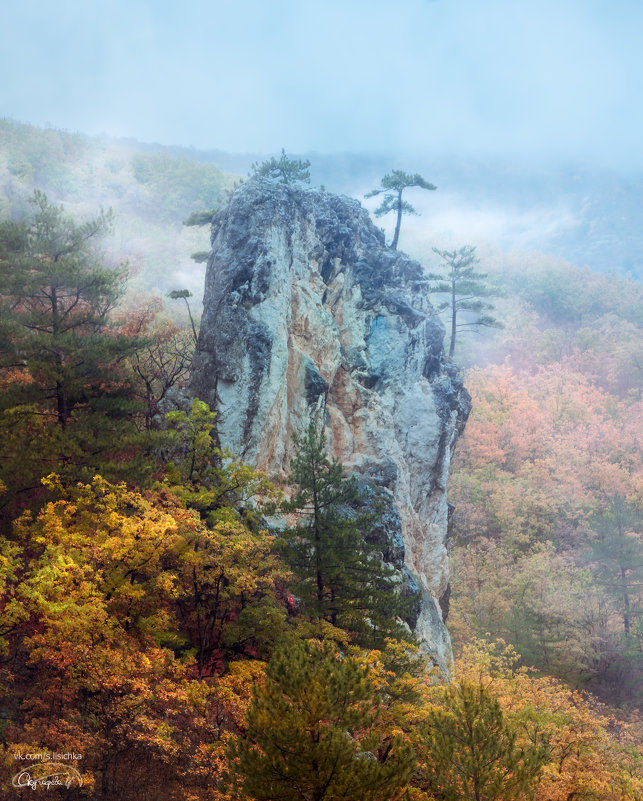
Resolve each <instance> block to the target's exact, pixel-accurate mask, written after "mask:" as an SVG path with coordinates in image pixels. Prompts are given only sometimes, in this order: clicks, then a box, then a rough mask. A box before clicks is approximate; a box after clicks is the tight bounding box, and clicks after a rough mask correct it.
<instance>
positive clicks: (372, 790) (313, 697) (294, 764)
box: [228, 640, 414, 801]
mask: <svg viewBox="0 0 643 801" xmlns="http://www.w3.org/2000/svg"><path fill="white" fill-rule="evenodd" d="M378 707H379V699H378V694H377V691H376V690H375V688H374V686H373V685H372V684H371V683H370V681H369V676H368V669H367V668H366V667H364V666H362V665H360V664H359V662H358V661H357V660H355V659H354V658H352V657H350V656H341V655H340V654H338V653H336V651H335V648H334V646H332V645H330V644H321V643H319V642H317V641H314V640H313V641H308V642H302V641H298V640H295V641H288V642H287V643H285V644H284V645H283V646H282V647H281V648H279V649H278V650H277V651H276V652H275V654H274V655H273V657H272V659H271V661H270V662H269V663H268V666H267V669H266V681H265V683H264V685H263V686H260V687H257V688H256V689H255V693H254V697H253V700H252V703H251V705H250V708H249V710H248V717H247V721H248V723H247V726H248V728H247V734H246V737H245V738H237V739H235V740H233V741H232V743H231V745H230V748H229V752H228V754H229V765H230V768H229V782H230V784H231V786H232V788H233V791H234V797H236V798H239V797H241V798H251V799H255V800H256V801H272V799H275V798H280V799H283V800H284V801H304V800H306V801H395V799H397V798H399V797H400V795H401V792H402V790H403V788H404V787H405V785H406V783H407V782H408V779H409V778H410V775H411V771H412V768H413V764H414V754H413V751H412V749H411V748H410V747H409V746H408V745H406V744H404V743H403V742H402V740H401V739H400V738H394V740H393V741H391V742H390V743H389V744H388V747H387V749H385V752H384V754H383V755H382V757H380V758H378V756H377V751H378V744H379V738H378V736H377V735H376V734H374V732H373V728H374V726H375V724H376V722H377V717H378Z"/></svg>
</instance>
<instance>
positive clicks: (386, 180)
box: [365, 170, 437, 250]
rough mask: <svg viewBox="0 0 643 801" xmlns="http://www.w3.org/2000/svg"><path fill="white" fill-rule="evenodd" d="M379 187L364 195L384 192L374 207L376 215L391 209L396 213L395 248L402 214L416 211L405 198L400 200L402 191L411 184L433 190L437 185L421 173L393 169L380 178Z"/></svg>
mask: <svg viewBox="0 0 643 801" xmlns="http://www.w3.org/2000/svg"><path fill="white" fill-rule="evenodd" d="M380 183H381V188H380V189H373V190H372V191H371V192H368V193H367V194H366V195H365V197H375V196H376V195H381V194H382V193H384V198H383V199H382V202H381V204H380V205H379V206H378V207H377V208H376V209H375V212H374V213H375V216H376V217H383V216H384V215H385V214H388V213H389V212H391V211H394V212H396V213H397V220H396V222H395V233H394V234H393V241H392V242H391V247H392V248H393V250H396V249H397V243H398V240H399V238H400V226H401V225H402V214H417V211H416V210H415V209H414V208H413V206H412V205H411V204H410V203H408V202H407V201H406V200H402V192H404V190H405V189H408V188H410V187H413V186H417V187H419V188H420V189H428V190H435V189H437V186H434V185H433V184H430V183H429V182H428V181H426V180H425V179H424V178H423V177H422V176H421V175H418V174H417V173H415V175H411V174H410V173H407V172H403V171H402V170H393V172H389V173H387V174H386V175H385V176H384V177H383V178H382V180H381V182H380Z"/></svg>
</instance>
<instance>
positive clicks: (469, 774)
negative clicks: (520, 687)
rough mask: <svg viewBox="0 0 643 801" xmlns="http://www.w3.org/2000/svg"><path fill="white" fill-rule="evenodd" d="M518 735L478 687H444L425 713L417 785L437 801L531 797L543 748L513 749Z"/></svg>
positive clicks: (505, 800) (463, 684)
mask: <svg viewBox="0 0 643 801" xmlns="http://www.w3.org/2000/svg"><path fill="white" fill-rule="evenodd" d="M516 739H517V731H516V730H514V729H512V727H511V726H510V725H509V723H508V722H507V721H506V720H505V718H504V716H503V713H502V709H501V708H500V704H499V703H498V701H497V700H496V699H495V698H493V697H492V696H491V695H490V693H489V692H488V691H487V690H486V689H485V687H484V686H483V685H482V684H481V683H476V682H471V681H461V682H460V683H459V684H457V685H455V686H451V687H448V688H447V689H446V690H445V693H444V705H443V706H439V707H434V708H433V709H431V710H430V711H429V715H428V731H427V734H426V737H425V747H426V752H425V753H424V754H423V760H422V761H423V762H424V763H425V767H424V769H423V771H422V776H421V782H420V783H421V785H422V787H423V789H425V790H426V791H427V792H428V793H430V794H431V797H432V798H435V799H439V801H514V799H527V798H531V797H533V792H534V789H535V786H536V782H537V779H538V773H539V772H540V768H541V766H542V764H543V762H544V759H545V754H544V752H543V751H542V749H538V748H535V747H533V746H529V747H526V748H522V747H520V746H518V745H517V743H516Z"/></svg>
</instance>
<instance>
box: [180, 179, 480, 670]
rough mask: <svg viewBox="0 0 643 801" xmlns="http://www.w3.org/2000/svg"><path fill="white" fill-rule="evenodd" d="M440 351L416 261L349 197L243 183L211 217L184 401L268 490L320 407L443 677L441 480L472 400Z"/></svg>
mask: <svg viewBox="0 0 643 801" xmlns="http://www.w3.org/2000/svg"><path fill="white" fill-rule="evenodd" d="M443 339H444V327H443V325H442V323H441V322H440V321H439V320H438V318H437V317H436V316H435V315H434V313H433V310H432V308H431V306H430V304H429V302H428V299H427V292H426V281H425V280H424V277H423V273H422V269H421V267H420V265H419V264H418V263H417V262H415V261H412V260H411V259H409V258H408V257H407V256H405V255H404V254H403V253H399V252H396V251H393V250H391V249H390V248H388V247H386V245H385V242H384V235H383V233H382V232H381V231H380V230H379V229H377V228H376V227H375V226H374V225H373V224H372V222H371V220H370V218H369V216H368V213H367V212H366V210H365V209H363V208H362V207H361V205H360V204H359V203H358V202H357V201H355V200H351V199H348V198H346V197H338V196H335V195H331V194H328V193H325V192H321V191H314V190H300V189H294V188H292V187H287V186H283V185H278V184H274V183H270V182H267V181H263V180H258V179H253V180H251V181H249V182H247V183H246V184H244V185H243V186H242V187H241V188H240V189H239V190H238V191H237V192H235V194H234V195H233V197H232V200H231V202H230V203H229V205H228V206H227V207H226V208H225V209H223V210H222V211H221V212H219V213H218V214H217V215H216V216H215V217H214V219H213V224H212V252H211V255H210V259H209V262H208V268H207V275H206V283H205V296H204V314H203V319H202V323H201V333H200V337H199V345H198V350H197V354H196V359H195V364H194V371H193V383H192V393H193V394H194V395H195V396H197V397H199V398H201V399H202V400H205V401H207V402H208V403H209V404H210V405H211V407H212V408H216V409H217V411H218V415H219V417H218V424H219V427H218V432H219V436H220V439H221V443H222V445H225V446H226V447H228V448H230V450H232V451H233V452H234V453H236V454H238V455H239V456H241V457H242V458H243V459H244V460H245V461H247V462H249V463H250V464H252V465H254V466H256V467H258V468H260V469H263V470H265V471H266V472H267V473H268V474H269V475H272V476H276V477H278V478H285V477H286V475H287V473H288V466H289V460H290V457H291V455H292V449H293V446H292V434H293V432H301V431H302V430H303V429H304V428H305V427H306V425H307V423H308V420H309V415H310V410H311V407H315V406H317V405H319V404H320V402H321V401H322V400H325V406H326V422H327V430H328V434H329V449H330V451H331V452H332V453H333V454H334V455H335V456H336V457H337V458H338V459H339V460H341V461H342V462H343V463H344V465H345V467H346V469H347V471H349V472H351V473H354V474H358V475H359V476H360V477H361V479H362V480H363V481H364V482H368V483H370V484H371V485H372V486H373V487H374V488H375V491H376V492H377V494H378V495H379V496H380V497H384V498H387V499H388V501H389V506H390V510H389V511H390V513H389V514H388V518H389V520H390V521H393V523H392V525H393V528H395V527H397V529H398V532H395V531H393V532H389V533H388V537H389V539H391V540H395V538H396V536H397V540H398V542H399V540H400V538H401V541H402V542H403V546H404V547H403V560H404V562H405V564H406V567H407V568H408V570H409V571H410V572H411V573H412V574H413V576H415V578H416V580H417V583H418V585H419V586H420V587H421V588H422V592H423V601H422V604H421V609H420V611H419V617H418V619H417V620H416V622H415V624H416V631H417V633H418V634H419V635H420V636H421V637H423V638H424V639H425V640H426V641H427V643H428V647H429V650H430V651H431V652H432V653H433V655H434V657H435V659H436V661H437V662H439V663H440V664H441V665H442V666H444V665H446V664H447V663H448V662H449V659H450V643H449V638H448V634H447V631H446V628H445V626H444V624H443V622H442V616H441V614H440V608H439V603H438V602H439V600H440V599H441V598H442V599H444V598H445V597H448V594H447V587H448V580H449V570H448V559H447V549H446V538H447V523H448V505H447V499H446V482H447V477H448V471H449V463H450V458H451V454H452V451H453V447H454V445H455V441H456V439H457V436H458V434H459V433H460V432H461V430H462V428H463V426H464V423H465V421H466V417H467V414H468V411H469V404H470V398H469V395H468V393H467V392H466V390H465V389H464V388H463V386H462V383H461V382H460V380H459V379H458V377H457V374H456V371H455V368H454V367H453V366H452V365H449V364H446V363H445V361H444V358H443ZM398 550H399V553H400V554H401V553H402V549H401V548H399V549H398ZM443 605H444V604H443Z"/></svg>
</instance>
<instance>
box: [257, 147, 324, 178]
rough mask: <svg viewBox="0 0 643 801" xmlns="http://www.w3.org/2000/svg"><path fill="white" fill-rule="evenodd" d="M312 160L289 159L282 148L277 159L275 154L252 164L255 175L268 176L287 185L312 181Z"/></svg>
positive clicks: (259, 176)
mask: <svg viewBox="0 0 643 801" xmlns="http://www.w3.org/2000/svg"><path fill="white" fill-rule="evenodd" d="M309 167H310V161H307V160H306V161H302V160H300V159H289V158H288V156H287V155H286V151H285V150H284V149H283V148H281V156H280V157H279V158H278V159H276V158H275V157H274V156H273V157H272V158H270V159H268V160H267V161H264V162H262V163H261V164H259V163H258V162H255V163H254V164H253V165H252V170H253V172H252V173H251V174H252V176H253V177H255V176H256V177H258V178H267V179H268V180H270V181H277V182H278V183H280V184H285V185H286V186H292V185H293V184H297V183H300V182H301V183H305V184H309V183H310V169H309Z"/></svg>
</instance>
